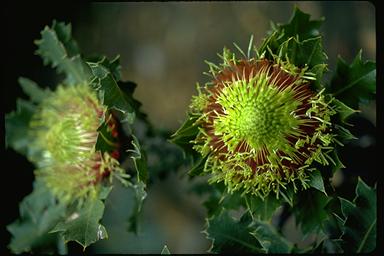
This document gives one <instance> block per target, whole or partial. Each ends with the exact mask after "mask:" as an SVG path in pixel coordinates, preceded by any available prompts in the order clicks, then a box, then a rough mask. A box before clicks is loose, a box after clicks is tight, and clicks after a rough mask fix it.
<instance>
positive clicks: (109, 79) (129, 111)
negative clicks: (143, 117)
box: [87, 61, 135, 124]
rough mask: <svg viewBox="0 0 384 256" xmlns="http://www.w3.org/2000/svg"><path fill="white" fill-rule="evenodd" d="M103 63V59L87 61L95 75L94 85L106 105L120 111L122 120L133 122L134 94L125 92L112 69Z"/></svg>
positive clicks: (92, 82)
mask: <svg viewBox="0 0 384 256" xmlns="http://www.w3.org/2000/svg"><path fill="white" fill-rule="evenodd" d="M102 63H103V61H100V62H96V63H93V62H88V63H87V64H88V65H89V67H90V68H91V71H92V75H93V79H92V81H91V84H92V87H93V88H94V89H95V90H96V91H97V92H98V94H99V98H100V99H101V102H102V103H103V104H104V105H106V106H108V108H110V109H115V110H117V111H118V113H119V114H120V115H119V116H118V117H119V119H120V121H121V122H128V123H130V124H132V123H133V122H134V120H135V109H134V107H133V105H132V96H131V95H128V94H125V93H124V92H123V91H122V90H121V89H120V87H119V85H118V84H117V82H116V79H115V78H114V76H113V74H112V73H111V71H110V70H109V69H108V68H107V67H105V66H103V64H102Z"/></svg>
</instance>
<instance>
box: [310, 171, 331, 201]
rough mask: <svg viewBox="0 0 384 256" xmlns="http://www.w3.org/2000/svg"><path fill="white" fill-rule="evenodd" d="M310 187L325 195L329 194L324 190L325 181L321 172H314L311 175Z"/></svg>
mask: <svg viewBox="0 0 384 256" xmlns="http://www.w3.org/2000/svg"><path fill="white" fill-rule="evenodd" d="M309 186H311V187H313V188H315V189H317V190H319V191H321V192H323V193H324V194H325V195H327V193H326V192H325V188H324V180H323V177H322V175H321V173H320V171H319V170H317V169H316V170H313V171H312V172H311V173H310V174H309Z"/></svg>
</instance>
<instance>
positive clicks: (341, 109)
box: [332, 99, 359, 124]
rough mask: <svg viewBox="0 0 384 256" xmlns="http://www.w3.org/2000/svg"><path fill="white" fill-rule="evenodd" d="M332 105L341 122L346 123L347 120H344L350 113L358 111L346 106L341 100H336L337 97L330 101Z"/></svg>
mask: <svg viewBox="0 0 384 256" xmlns="http://www.w3.org/2000/svg"><path fill="white" fill-rule="evenodd" d="M332 105H333V106H334V108H335V110H336V111H337V113H338V114H339V116H340V121H341V122H342V123H343V124H347V122H346V121H347V119H348V118H349V117H350V116H351V115H353V114H355V113H357V112H359V111H357V110H354V109H352V108H350V107H348V106H347V105H345V104H344V103H343V102H341V101H339V100H337V99H334V100H333V101H332Z"/></svg>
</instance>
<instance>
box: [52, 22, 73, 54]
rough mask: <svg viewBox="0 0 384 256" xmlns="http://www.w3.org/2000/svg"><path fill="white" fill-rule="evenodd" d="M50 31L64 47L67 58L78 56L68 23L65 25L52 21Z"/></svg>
mask: <svg viewBox="0 0 384 256" xmlns="http://www.w3.org/2000/svg"><path fill="white" fill-rule="evenodd" d="M52 30H54V31H55V32H56V35H57V38H58V39H59V41H60V42H61V43H62V44H63V45H64V47H65V49H66V51H67V53H68V56H69V57H72V56H75V55H78V54H80V50H79V46H78V45H77V43H76V41H75V40H73V39H72V26H71V24H70V23H69V24H65V23H64V22H56V21H55V20H54V21H53V24H52Z"/></svg>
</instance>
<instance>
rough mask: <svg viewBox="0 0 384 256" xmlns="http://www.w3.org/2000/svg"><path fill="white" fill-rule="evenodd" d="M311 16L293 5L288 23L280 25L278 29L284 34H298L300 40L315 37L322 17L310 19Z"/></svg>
mask: <svg viewBox="0 0 384 256" xmlns="http://www.w3.org/2000/svg"><path fill="white" fill-rule="evenodd" d="M310 18H311V16H310V15H309V14H307V13H305V12H303V11H301V10H300V9H299V8H298V7H297V6H295V7H294V10H293V14H292V17H291V19H290V20H289V22H288V24H285V25H281V26H280V29H281V30H283V31H284V36H285V37H286V38H289V37H291V36H296V35H297V36H298V38H299V40H300V41H303V40H306V39H309V38H313V37H317V36H318V35H319V28H320V26H321V25H322V23H323V22H324V18H321V19H320V20H311V19H310Z"/></svg>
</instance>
